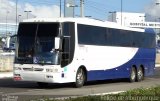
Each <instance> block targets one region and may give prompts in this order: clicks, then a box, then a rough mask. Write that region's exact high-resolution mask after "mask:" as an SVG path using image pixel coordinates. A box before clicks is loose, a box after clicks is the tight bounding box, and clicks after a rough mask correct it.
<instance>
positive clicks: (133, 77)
mask: <svg viewBox="0 0 160 101" xmlns="http://www.w3.org/2000/svg"><path fill="white" fill-rule="evenodd" d="M129 81H130V82H135V81H136V69H135V67H132V68H131V70H130V78H129Z"/></svg>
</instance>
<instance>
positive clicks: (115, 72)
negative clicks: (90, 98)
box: [87, 49, 156, 81]
mask: <svg viewBox="0 0 160 101" xmlns="http://www.w3.org/2000/svg"><path fill="white" fill-rule="evenodd" d="M155 57H156V54H155V49H139V50H138V52H137V53H136V55H135V56H134V57H133V58H132V59H131V60H130V61H128V62H127V63H125V64H123V65H121V66H119V67H116V68H114V69H109V70H93V71H88V72H87V81H91V80H105V79H116V78H117V79H118V78H129V77H130V68H131V66H132V65H136V67H139V66H140V65H143V66H144V67H145V68H146V69H145V76H150V75H153V74H154V68H155Z"/></svg>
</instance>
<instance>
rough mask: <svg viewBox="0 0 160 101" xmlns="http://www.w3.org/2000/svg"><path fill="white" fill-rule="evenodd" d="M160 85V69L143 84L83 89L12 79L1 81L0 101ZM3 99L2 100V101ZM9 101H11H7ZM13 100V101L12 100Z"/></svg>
mask: <svg viewBox="0 0 160 101" xmlns="http://www.w3.org/2000/svg"><path fill="white" fill-rule="evenodd" d="M156 85H160V68H159V67H158V68H156V73H155V75H154V76H152V77H147V78H145V80H144V81H142V82H135V83H129V82H128V81H127V80H125V79H121V80H106V81H95V82H88V83H87V84H85V86H84V87H82V88H73V87H72V84H49V86H48V87H45V88H39V87H38V86H37V84H36V83H34V82H14V81H13V80H12V79H11V78H6V79H0V95H1V96H0V101H23V100H25V101H26V100H30V99H32V101H34V100H33V99H41V98H42V99H44V98H46V97H47V98H59V97H60V98H61V97H74V96H86V95H92V94H101V93H110V92H119V91H126V90H130V89H134V88H140V87H144V88H148V87H151V86H156ZM1 99H2V100H1ZM6 99H9V100H6ZM10 99H11V100H10Z"/></svg>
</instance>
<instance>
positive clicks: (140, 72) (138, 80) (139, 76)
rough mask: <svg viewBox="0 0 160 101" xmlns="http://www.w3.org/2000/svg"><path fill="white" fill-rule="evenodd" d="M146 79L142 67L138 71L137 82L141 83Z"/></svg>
mask: <svg viewBox="0 0 160 101" xmlns="http://www.w3.org/2000/svg"><path fill="white" fill-rule="evenodd" d="M143 79H144V71H143V69H142V67H140V68H139V69H138V70H137V77H136V81H137V82H140V81H142V80H143Z"/></svg>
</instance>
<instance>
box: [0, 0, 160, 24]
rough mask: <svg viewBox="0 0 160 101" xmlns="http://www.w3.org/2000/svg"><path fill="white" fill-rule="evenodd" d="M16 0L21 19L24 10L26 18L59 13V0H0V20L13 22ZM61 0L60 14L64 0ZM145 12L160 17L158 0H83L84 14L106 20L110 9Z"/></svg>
mask: <svg viewBox="0 0 160 101" xmlns="http://www.w3.org/2000/svg"><path fill="white" fill-rule="evenodd" d="M16 1H17V8H18V10H17V15H19V16H17V17H18V20H19V21H21V20H23V19H26V18H27V13H26V12H24V11H32V12H30V13H28V18H34V17H36V18H44V17H45V18H54V17H59V15H60V6H59V5H60V0H0V22H6V21H7V22H8V23H9V22H11V23H12V22H15V19H16ZM61 1H62V15H64V14H63V12H64V11H63V10H64V9H63V8H64V0H61ZM121 1H122V8H123V11H124V12H136V13H146V14H147V15H150V16H152V17H154V18H160V15H159V12H158V11H160V4H159V5H156V3H158V2H159V3H160V0H84V6H85V13H84V14H85V16H91V17H92V18H96V19H100V20H107V16H108V15H109V12H110V11H117V12H120V11H121ZM79 4H80V0H75V5H78V6H79ZM79 15H80V7H76V8H75V16H79Z"/></svg>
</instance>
